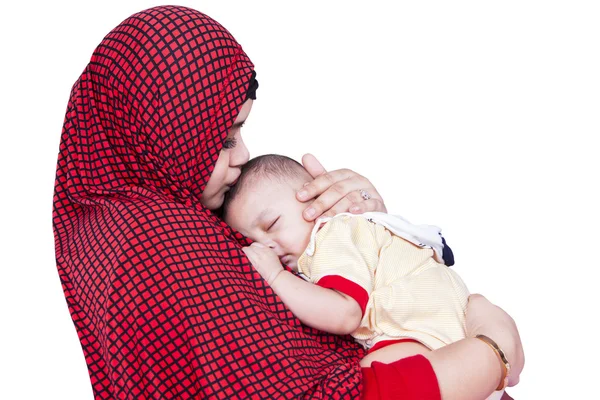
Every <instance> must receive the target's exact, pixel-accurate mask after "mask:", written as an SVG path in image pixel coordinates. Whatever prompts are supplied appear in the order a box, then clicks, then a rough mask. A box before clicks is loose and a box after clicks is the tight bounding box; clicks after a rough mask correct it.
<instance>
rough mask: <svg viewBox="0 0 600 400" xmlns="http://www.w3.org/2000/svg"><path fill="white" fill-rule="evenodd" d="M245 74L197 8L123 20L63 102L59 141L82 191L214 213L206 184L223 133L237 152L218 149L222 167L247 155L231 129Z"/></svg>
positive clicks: (236, 48) (232, 46) (240, 58)
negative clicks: (136, 192) (142, 192)
mask: <svg viewBox="0 0 600 400" xmlns="http://www.w3.org/2000/svg"><path fill="white" fill-rule="evenodd" d="M253 68H254V66H253V64H252V62H251V61H250V59H249V58H248V57H247V56H246V54H245V53H244V51H243V50H242V48H241V46H240V45H239V44H238V43H237V41H236V40H235V39H234V38H233V36H231V34H230V33H229V32H228V31H227V30H226V29H225V28H223V27H222V26H221V25H220V24H219V23H217V22H216V21H214V20H213V19H211V18H210V17H208V16H206V15H204V14H202V13H200V12H198V11H196V10H192V9H189V8H185V7H176V6H165V7H155V8H151V9H148V10H145V11H142V12H140V13H137V14H134V15H132V16H131V17H129V18H128V19H126V20H125V21H123V22H122V23H121V24H120V25H119V26H117V27H116V28H115V29H113V30H112V31H111V32H110V33H109V34H108V35H107V36H106V37H105V38H104V40H103V41H102V42H101V44H100V45H99V46H98V47H97V48H96V50H95V52H94V54H93V56H92V59H91V61H90V63H89V65H88V66H87V67H86V69H85V70H84V72H83V74H82V76H81V78H80V79H79V80H78V82H77V83H76V84H75V86H74V88H73V92H72V95H71V99H70V103H69V110H68V112H67V117H66V122H65V132H64V134H67V135H70V137H69V138H65V142H70V143H65V144H66V145H67V146H72V147H71V150H72V151H73V152H74V153H76V155H75V156H74V157H72V158H71V160H69V161H76V164H77V165H76V166H74V171H76V173H77V174H78V175H79V177H80V178H81V184H82V185H83V186H84V188H85V189H86V191H87V192H90V191H92V192H98V191H104V190H118V189H122V188H131V187H141V188H144V189H149V190H150V191H151V192H153V193H158V194H160V195H165V196H167V197H169V198H172V199H174V200H176V201H179V202H186V203H192V204H193V203H197V202H198V201H201V202H202V203H205V205H207V206H209V207H210V208H214V204H216V203H218V201H219V200H218V198H217V197H218V192H219V190H215V188H216V186H215V185H217V179H216V178H217V177H215V179H214V185H212V186H211V185H208V183H209V178H210V177H211V175H212V173H213V169H216V172H219V171H221V169H220V168H217V160H218V158H219V155H220V154H223V152H222V151H221V150H222V148H223V147H224V145H226V146H228V147H229V146H231V144H232V143H233V142H227V140H228V139H227V137H228V136H230V137H231V139H235V140H237V144H236V147H237V146H239V147H238V150H236V151H231V150H233V148H232V149H226V150H225V152H226V154H227V155H230V157H229V158H230V160H227V161H228V163H227V165H230V164H232V165H231V166H230V168H235V167H236V166H237V165H239V164H240V163H244V162H245V161H246V160H247V158H248V156H247V151H246V150H245V146H243V142H242V141H241V138H240V137H239V126H234V122H236V121H237V122H241V121H242V120H243V119H245V118H246V117H247V114H248V113H249V111H250V107H251V103H252V102H251V101H247V100H248V90H249V88H251V87H252V86H253V85H252V84H251V83H252V82H254V81H253ZM254 85H255V84H254ZM255 89H256V87H254V90H255ZM240 112H241V114H243V115H240ZM226 143H229V144H226ZM240 149H241V151H240ZM244 153H246V154H245V155H244ZM224 161H225V160H224ZM232 171H233V169H231V171H227V172H226V174H225V176H224V177H223V178H222V179H223V180H222V182H221V183H218V186H219V187H218V188H216V189H222V186H223V185H225V186H226V185H227V184H229V183H231V182H229V180H230V179H231V177H232V176H233V172H232ZM220 173H222V172H220ZM213 186H214V187H213ZM205 189H206V193H207V197H210V199H207V201H206V202H204V201H202V197H203V192H205ZM211 193H213V194H214V195H211ZM209 195H210V196H209ZM208 200H210V201H208Z"/></svg>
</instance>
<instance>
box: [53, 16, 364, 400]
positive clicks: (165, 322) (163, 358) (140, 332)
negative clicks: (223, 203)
mask: <svg viewBox="0 0 600 400" xmlns="http://www.w3.org/2000/svg"><path fill="white" fill-rule="evenodd" d="M253 70H254V66H253V64H252V62H251V61H250V59H249V58H248V57H247V56H246V54H245V53H244V51H243V50H242V48H241V46H240V45H239V44H238V43H237V42H236V40H235V39H234V38H233V37H232V36H231V34H230V33H229V32H228V31H227V30H226V29H224V28H223V27H222V26H221V25H219V24H218V23H217V22H216V21H214V20H213V19H211V18H209V17H208V16H206V15H204V14H202V13H200V12H198V11H195V10H192V9H188V8H184V7H175V6H165V7H156V8H151V9H148V10H145V11H142V12H140V13H137V14H134V15H132V16H131V17H129V18H127V19H126V20H125V21H123V22H122V23H121V24H120V25H119V26H117V27H116V28H115V29H114V30H112V31H111V32H110V33H109V34H108V35H107V36H106V37H105V38H104V39H103V41H102V42H101V43H100V45H99V46H98V47H97V48H96V50H95V52H94V53H93V56H92V58H91V60H90V62H89V64H88V65H87V66H86V68H85V69H84V71H83V73H82V74H81V76H80V78H79V79H78V80H77V82H76V83H75V85H74V86H73V89H72V92H71V96H70V99H69V102H68V106H67V112H66V116H65V120H64V126H63V131H62V136H61V142H60V152H59V156H58V166H57V173H56V183H55V193H54V201H53V227H54V237H55V246H56V262H57V267H58V271H59V276H60V280H61V283H62V287H63V290H64V293H65V297H66V300H67V304H68V307H69V311H70V313H71V316H72V319H73V322H74V324H75V328H76V330H77V334H78V336H79V339H80V341H81V346H82V348H83V352H84V354H85V359H86V362H87V366H88V369H89V374H90V379H91V383H92V387H93V392H94V395H95V398H98V399H116V398H119V399H125V398H127V399H145V398H156V399H158V398H160V399H170V398H177V399H185V398H227V399H232V398H260V399H264V398H298V397H307V398H354V397H358V396H359V394H360V389H361V374H360V368H359V365H358V360H359V359H360V358H361V357H362V356H363V351H362V349H360V348H359V347H358V345H356V344H355V343H353V342H352V341H351V340H349V339H348V337H339V336H336V335H331V334H328V333H324V332H320V331H317V330H314V329H311V328H308V327H306V326H304V325H302V324H301V323H300V321H299V320H298V319H296V318H295V317H294V316H293V315H292V313H291V312H290V311H289V310H287V309H286V307H285V306H284V304H283V303H282V302H281V301H280V300H279V298H278V297H277V296H276V295H275V294H274V292H273V291H272V290H271V288H270V287H269V286H268V285H266V283H265V282H264V281H263V279H262V278H261V277H260V275H259V274H258V273H256V272H255V270H254V269H253V268H252V266H251V264H250V263H249V261H248V259H247V258H246V257H245V255H244V253H243V252H242V251H241V246H242V245H247V244H248V242H247V241H246V239H245V238H243V237H242V236H241V235H239V233H236V232H233V231H232V230H231V229H230V228H229V227H228V226H227V225H226V224H224V223H223V222H222V221H221V220H219V219H218V218H217V217H216V216H215V215H214V214H213V213H212V212H211V211H209V210H207V209H206V208H204V206H203V205H202V204H201V203H200V198H201V196H202V192H203V190H204V187H205V186H206V184H207V182H208V179H209V177H210V175H211V173H212V170H213V168H214V166H215V163H216V161H217V158H218V156H219V152H220V150H221V148H222V146H223V141H224V139H225V138H226V136H227V133H228V130H229V128H230V127H231V125H232V124H233V122H234V120H235V119H236V117H237V115H238V113H239V111H240V108H241V107H242V105H243V103H244V101H245V100H246V98H247V96H249V94H248V92H249V91H250V89H251V88H252V87H253V86H254V84H251V80H252V78H253V76H254V73H253ZM255 89H256V88H254V90H255Z"/></svg>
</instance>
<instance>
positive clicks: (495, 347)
mask: <svg viewBox="0 0 600 400" xmlns="http://www.w3.org/2000/svg"><path fill="white" fill-rule="evenodd" d="M475 338H476V339H479V340H481V341H482V342H484V343H485V344H487V345H488V346H490V347H491V348H492V350H494V353H496V355H497V356H498V358H499V359H500V363H501V364H502V377H501V378H500V383H499V384H498V387H497V388H496V390H504V389H505V388H506V386H507V385H508V374H509V373H510V363H509V362H508V360H507V359H506V355H505V354H504V352H503V351H502V349H501V348H500V346H498V345H497V344H496V342H494V341H493V340H492V339H490V338H489V337H487V336H485V335H477V336H475Z"/></svg>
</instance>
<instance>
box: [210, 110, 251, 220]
mask: <svg viewBox="0 0 600 400" xmlns="http://www.w3.org/2000/svg"><path fill="white" fill-rule="evenodd" d="M252 102H253V100H251V99H249V100H247V101H246V102H245V103H244V105H243V106H242V109H241V111H240V113H239V114H238V116H237V118H236V119H235V122H234V123H233V125H232V127H231V129H230V130H229V134H228V135H227V139H225V143H224V144H223V149H222V150H221V153H220V154H219V159H218V160H217V164H216V165H215V169H214V170H213V172H212V175H211V176H210V179H209V180H208V183H207V184H206V188H205V189H204V192H203V193H202V197H201V198H200V202H201V203H202V204H204V206H205V207H206V208H208V209H209V210H216V209H217V208H219V207H221V205H222V204H223V200H224V199H225V193H226V192H227V191H228V190H229V189H230V188H231V186H233V185H234V184H235V182H236V181H237V179H238V177H239V176H240V173H241V169H240V168H241V166H242V165H244V164H246V163H247V162H248V160H249V159H250V153H249V152H248V149H247V148H246V145H245V144H244V141H243V140H242V135H241V128H242V125H243V124H244V122H245V121H246V118H248V114H250V110H251V109H252Z"/></svg>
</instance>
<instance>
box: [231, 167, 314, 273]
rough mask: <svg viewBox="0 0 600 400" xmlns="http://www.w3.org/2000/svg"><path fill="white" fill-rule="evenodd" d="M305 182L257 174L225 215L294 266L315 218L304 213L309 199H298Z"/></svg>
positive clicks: (240, 228)
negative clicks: (305, 201) (281, 179)
mask: <svg viewBox="0 0 600 400" xmlns="http://www.w3.org/2000/svg"><path fill="white" fill-rule="evenodd" d="M303 183H304V182H303V181H302V180H301V179H289V180H286V182H279V181H278V180H275V179H270V178H256V179H254V180H253V181H252V182H249V187H246V188H244V190H243V191H242V192H241V193H240V194H239V195H238V197H236V199H235V200H234V201H233V202H232V203H231V204H230V208H229V210H228V213H227V217H226V219H225V222H227V224H229V226H231V227H233V228H235V229H236V230H238V231H239V232H240V233H242V234H243V235H244V236H247V237H249V238H250V239H252V240H253V241H255V242H259V243H261V244H263V245H265V246H268V247H270V248H272V249H273V250H274V251H275V253H277V255H278V256H279V260H280V261H281V263H282V264H283V265H287V266H289V267H291V268H293V269H294V270H296V269H297V266H298V258H300V256H301V255H302V253H303V252H304V250H305V249H306V246H308V241H309V239H310V233H311V231H312V228H313V227H314V222H307V221H306V220H304V218H303V217H302V211H304V209H305V208H306V207H307V206H308V203H301V202H299V201H298V200H296V191H298V190H299V189H300V188H301V187H302V184H303Z"/></svg>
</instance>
